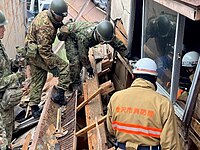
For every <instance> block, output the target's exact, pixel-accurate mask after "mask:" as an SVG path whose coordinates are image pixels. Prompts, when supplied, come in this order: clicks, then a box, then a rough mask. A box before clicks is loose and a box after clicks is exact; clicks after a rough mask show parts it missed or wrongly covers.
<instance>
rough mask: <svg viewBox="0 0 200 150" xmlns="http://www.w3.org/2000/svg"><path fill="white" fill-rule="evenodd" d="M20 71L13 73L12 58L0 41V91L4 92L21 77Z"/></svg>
mask: <svg viewBox="0 0 200 150" xmlns="http://www.w3.org/2000/svg"><path fill="white" fill-rule="evenodd" d="M20 76H21V75H20V73H12V71H11V60H10V59H9V58H8V55H7V54H6V52H5V48H4V46H3V44H2V43H1V41H0V92H4V91H5V90H6V89H7V88H8V86H10V85H13V83H15V82H17V81H18V79H19V78H20Z"/></svg>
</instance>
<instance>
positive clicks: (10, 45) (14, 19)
mask: <svg viewBox="0 0 200 150" xmlns="http://www.w3.org/2000/svg"><path fill="white" fill-rule="evenodd" d="M25 4H26V0H0V10H2V11H3V12H4V14H5V16H6V18H7V20H8V24H7V25H6V26H5V27H6V31H5V34H4V38H3V40H2V42H3V44H4V46H5V47H6V51H7V53H8V55H9V57H11V58H14V57H15V54H16V52H15V46H16V45H19V46H24V37H25V25H24V21H25V19H24V18H25V15H24V14H26V13H25V6H26V5H25Z"/></svg>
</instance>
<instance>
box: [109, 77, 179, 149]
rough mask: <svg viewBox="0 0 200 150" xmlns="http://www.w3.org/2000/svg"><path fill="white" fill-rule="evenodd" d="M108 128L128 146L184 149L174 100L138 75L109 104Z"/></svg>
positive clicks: (115, 94)
mask: <svg viewBox="0 0 200 150" xmlns="http://www.w3.org/2000/svg"><path fill="white" fill-rule="evenodd" d="M107 115H108V117H107V127H108V131H109V132H110V133H111V134H113V135H114V136H115V137H116V138H117V140H118V142H122V143H126V147H132V148H133V149H137V147H138V145H143V146H155V145H159V144H160V145H161V147H162V150H180V144H179V135H178V130H177V123H176V118H175V113H174V109H173V106H172V103H171V101H169V99H167V98H166V97H164V96H162V95H161V94H159V93H157V92H156V91H155V87H154V85H153V84H152V83H150V82H149V81H147V80H144V79H141V78H138V79H136V80H135V81H134V82H133V83H132V85H131V87H129V88H127V89H125V90H121V91H118V92H116V93H114V94H113V95H112V97H111V99H110V102H109V104H108V112H107Z"/></svg>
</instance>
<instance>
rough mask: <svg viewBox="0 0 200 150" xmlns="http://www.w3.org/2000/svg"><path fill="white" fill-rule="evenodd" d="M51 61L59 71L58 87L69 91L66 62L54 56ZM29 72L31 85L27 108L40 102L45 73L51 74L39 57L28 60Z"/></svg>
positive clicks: (45, 78) (45, 77)
mask: <svg viewBox="0 0 200 150" xmlns="http://www.w3.org/2000/svg"><path fill="white" fill-rule="evenodd" d="M54 59H56V60H52V61H53V62H55V66H57V67H58V69H59V71H60V76H59V78H58V81H59V83H58V86H59V87H61V88H63V89H65V90H69V86H70V76H69V65H68V63H67V62H66V61H64V60H63V59H61V58H60V57H59V56H57V55H55V56H54ZM29 65H30V70H31V85H30V102H29V106H34V105H38V104H39V103H40V101H41V95H42V89H43V87H44V84H45V82H46V80H47V73H48V72H51V70H50V69H49V68H48V66H47V65H46V64H45V62H44V61H43V60H42V58H41V57H36V58H35V59H34V60H29Z"/></svg>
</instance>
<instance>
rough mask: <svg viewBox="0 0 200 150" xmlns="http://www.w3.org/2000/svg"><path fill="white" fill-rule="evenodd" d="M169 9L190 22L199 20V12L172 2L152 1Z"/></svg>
mask: <svg viewBox="0 0 200 150" xmlns="http://www.w3.org/2000/svg"><path fill="white" fill-rule="evenodd" d="M153 1H155V2H157V3H159V4H161V5H163V6H165V7H167V8H169V9H172V10H174V11H176V12H178V13H180V14H182V15H183V16H186V17H188V18H190V19H192V20H200V10H199V9H198V8H193V7H191V6H188V5H185V4H183V3H180V2H177V1H174V0H153Z"/></svg>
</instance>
